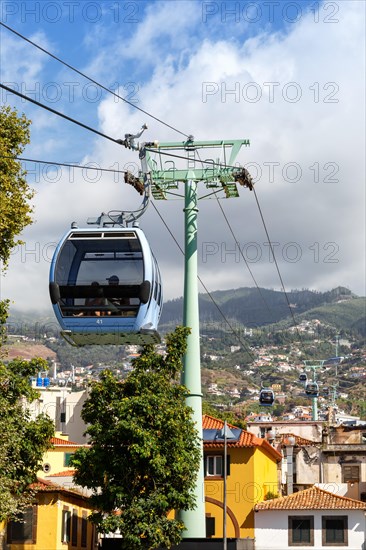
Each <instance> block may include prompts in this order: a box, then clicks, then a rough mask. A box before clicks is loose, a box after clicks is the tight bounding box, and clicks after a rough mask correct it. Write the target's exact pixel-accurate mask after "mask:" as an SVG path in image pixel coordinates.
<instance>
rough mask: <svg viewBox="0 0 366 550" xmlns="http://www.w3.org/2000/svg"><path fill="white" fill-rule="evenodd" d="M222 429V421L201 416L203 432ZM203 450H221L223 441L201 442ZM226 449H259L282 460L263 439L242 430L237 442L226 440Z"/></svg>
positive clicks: (233, 427)
mask: <svg viewBox="0 0 366 550" xmlns="http://www.w3.org/2000/svg"><path fill="white" fill-rule="evenodd" d="M227 425H228V427H229V428H230V429H235V428H237V427H236V426H234V425H233V424H229V423H227ZM223 427H224V421H223V420H220V419H218V418H214V417H213V416H210V415H208V414H204V415H203V416H202V428H203V429H204V430H221V429H222V428H223ZM203 445H204V448H205V449H221V448H222V447H223V446H224V442H223V441H209V442H208V441H207V442H205V441H204V442H203ZM227 446H228V448H233V447H261V448H262V449H263V450H265V451H267V452H268V453H269V454H271V455H272V456H273V457H274V458H275V459H276V460H277V461H280V460H282V455H281V453H279V452H278V451H276V449H274V448H273V447H272V445H270V444H269V443H268V441H266V440H265V439H261V438H259V437H256V436H255V435H254V434H251V433H250V432H247V431H246V430H242V431H241V434H240V437H239V439H238V440H237V441H235V442H233V441H230V440H228V441H227Z"/></svg>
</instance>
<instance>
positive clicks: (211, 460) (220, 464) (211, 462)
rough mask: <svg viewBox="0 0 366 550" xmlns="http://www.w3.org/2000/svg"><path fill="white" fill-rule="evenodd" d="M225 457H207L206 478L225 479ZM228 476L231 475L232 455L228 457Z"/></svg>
mask: <svg viewBox="0 0 366 550" xmlns="http://www.w3.org/2000/svg"><path fill="white" fill-rule="evenodd" d="M223 475H224V457H223V455H206V456H205V477H211V476H212V477H223ZM226 475H230V455H229V454H228V455H227V456H226Z"/></svg>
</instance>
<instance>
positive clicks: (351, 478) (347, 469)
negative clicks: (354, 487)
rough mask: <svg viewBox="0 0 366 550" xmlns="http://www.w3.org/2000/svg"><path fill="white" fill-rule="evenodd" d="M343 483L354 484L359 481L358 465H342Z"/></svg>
mask: <svg viewBox="0 0 366 550" xmlns="http://www.w3.org/2000/svg"><path fill="white" fill-rule="evenodd" d="M342 477H343V483H356V482H357V481H360V467H359V466H358V465H347V466H346V465H345V464H343V465H342Z"/></svg>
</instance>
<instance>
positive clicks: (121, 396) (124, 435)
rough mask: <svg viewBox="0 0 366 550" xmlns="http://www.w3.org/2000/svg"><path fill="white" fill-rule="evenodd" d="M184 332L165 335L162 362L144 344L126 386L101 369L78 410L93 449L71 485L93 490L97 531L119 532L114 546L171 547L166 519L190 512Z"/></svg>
mask: <svg viewBox="0 0 366 550" xmlns="http://www.w3.org/2000/svg"><path fill="white" fill-rule="evenodd" d="M188 333H189V329H187V328H183V327H177V328H176V330H175V331H174V332H173V333H172V334H169V335H168V336H167V338H166V354H165V356H162V355H159V354H158V353H156V351H155V349H154V346H151V345H150V346H145V347H144V348H143V350H142V353H141V355H140V357H138V358H137V359H135V360H134V362H133V367H134V370H133V371H132V372H131V373H130V374H129V375H128V377H127V378H126V380H125V381H124V382H120V381H118V380H117V378H116V377H115V376H114V375H113V374H112V373H111V372H110V371H108V370H107V371H104V372H103V373H102V375H101V379H100V381H99V382H94V383H93V384H92V389H91V394H90V397H89V399H88V400H87V401H86V402H85V404H84V406H83V410H82V418H83V420H84V421H85V422H86V423H87V424H88V425H89V427H88V433H89V435H90V437H91V444H92V445H91V447H90V448H89V449H80V450H78V451H77V452H76V453H75V455H74V457H73V459H72V464H73V466H74V467H75V468H76V470H77V471H76V475H75V478H74V479H75V481H76V483H78V484H79V485H82V486H84V487H88V488H89V489H91V490H92V492H93V495H92V497H91V500H92V502H93V504H94V506H95V507H96V509H98V510H99V512H96V513H94V514H92V515H91V516H90V519H91V521H93V522H94V523H95V524H96V525H97V528H98V530H99V531H100V532H108V531H116V530H117V529H119V531H120V533H121V534H122V536H123V538H122V540H121V546H120V548H129V549H130V548H134V549H139V548H148V549H151V548H158V547H166V548H170V547H171V545H173V544H177V543H178V542H179V541H180V539H181V533H182V530H183V529H184V526H183V524H182V522H180V521H179V520H176V519H168V518H167V514H168V513H169V511H171V510H187V509H191V508H192V507H193V506H194V498H193V495H192V490H193V488H194V486H195V479H196V476H197V471H198V468H199V463H200V449H199V443H198V437H197V435H198V434H197V431H196V429H195V426H194V423H193V421H192V418H191V413H192V411H191V409H190V408H189V407H188V406H187V405H186V404H185V397H186V394H187V389H186V388H185V387H184V386H182V385H180V384H179V383H178V381H177V378H178V376H179V374H180V371H181V367H182V362H181V360H182V356H183V354H184V353H185V351H186V338H187V335H188Z"/></svg>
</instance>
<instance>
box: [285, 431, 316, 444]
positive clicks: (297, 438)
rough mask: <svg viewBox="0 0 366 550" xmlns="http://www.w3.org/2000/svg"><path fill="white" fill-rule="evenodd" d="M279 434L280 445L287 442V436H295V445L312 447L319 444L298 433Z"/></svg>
mask: <svg viewBox="0 0 366 550" xmlns="http://www.w3.org/2000/svg"><path fill="white" fill-rule="evenodd" d="M279 435H280V437H281V444H282V445H288V444H289V442H288V438H289V437H294V438H295V445H299V446H307V447H310V446H312V447H313V446H314V445H319V442H316V441H312V440H311V439H306V438H305V437H300V436H299V435H296V434H291V433H287V434H279Z"/></svg>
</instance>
